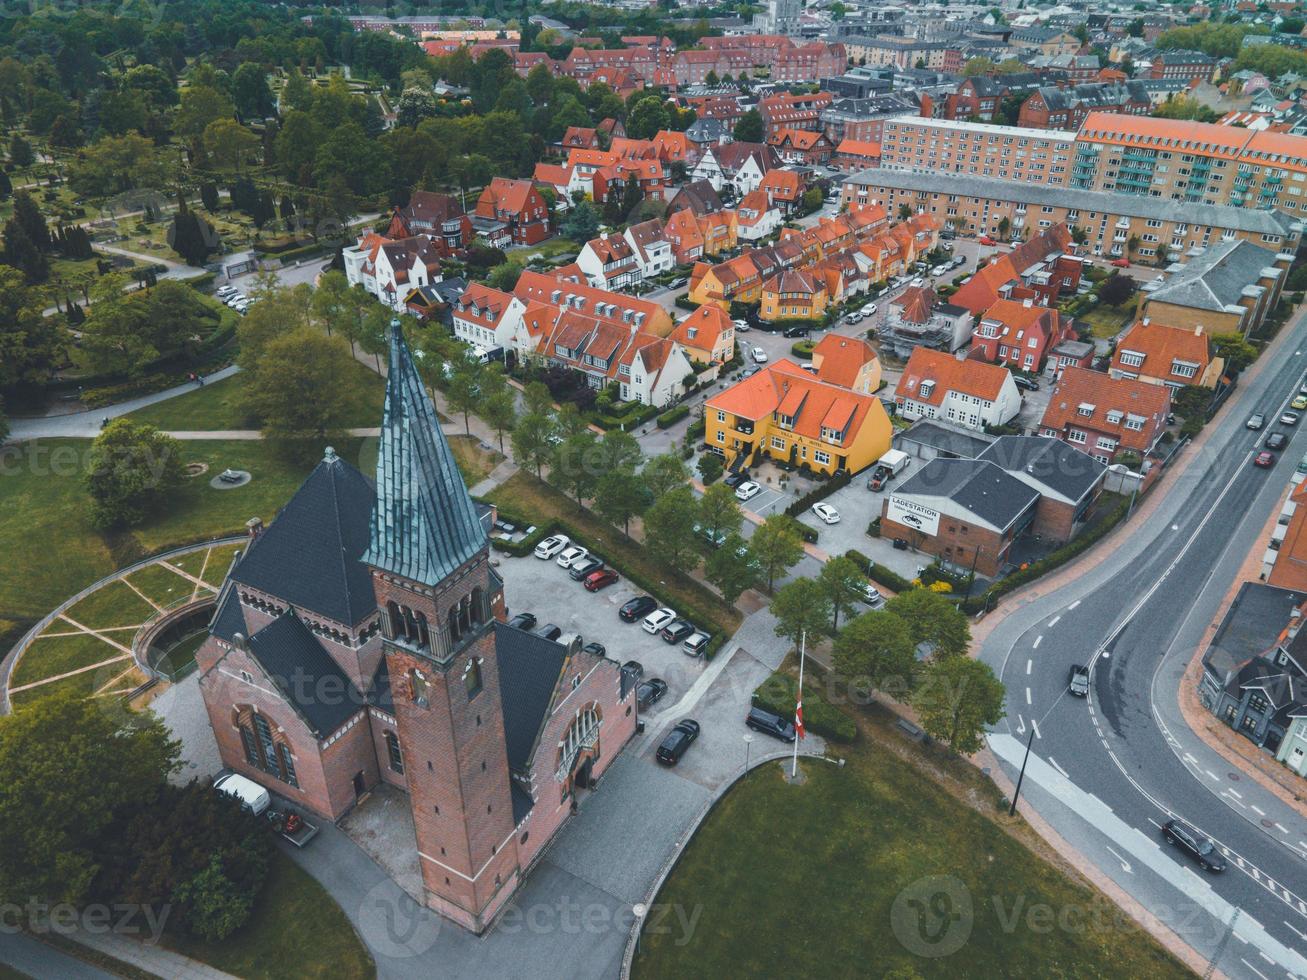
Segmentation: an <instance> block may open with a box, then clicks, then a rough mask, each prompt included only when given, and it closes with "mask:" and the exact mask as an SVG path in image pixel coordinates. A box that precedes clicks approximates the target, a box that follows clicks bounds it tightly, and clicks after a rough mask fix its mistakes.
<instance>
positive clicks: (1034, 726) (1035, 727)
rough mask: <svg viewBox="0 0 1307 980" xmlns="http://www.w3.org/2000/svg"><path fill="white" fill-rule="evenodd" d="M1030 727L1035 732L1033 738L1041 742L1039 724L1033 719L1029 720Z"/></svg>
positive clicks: (1041, 736) (1042, 737)
mask: <svg viewBox="0 0 1307 980" xmlns="http://www.w3.org/2000/svg"><path fill="white" fill-rule="evenodd" d="M1030 727H1031V728H1032V729H1033V730H1034V732H1035V738H1037V739H1039V740H1040V741H1043V739H1044V736H1043V735H1040V734H1039V722H1037V721H1035V719H1034V718H1033V717H1032V718H1031V719H1030Z"/></svg>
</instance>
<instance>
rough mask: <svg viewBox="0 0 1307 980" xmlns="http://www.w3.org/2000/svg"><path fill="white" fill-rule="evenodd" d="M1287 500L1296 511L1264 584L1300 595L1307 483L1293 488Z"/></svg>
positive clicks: (1304, 579)
mask: <svg viewBox="0 0 1307 980" xmlns="http://www.w3.org/2000/svg"><path fill="white" fill-rule="evenodd" d="M1289 500H1290V501H1291V502H1292V503H1293V504H1294V506H1295V510H1294V513H1293V516H1292V517H1291V518H1289V526H1288V527H1287V528H1285V530H1284V540H1283V541H1281V542H1280V550H1279V553H1278V554H1277V555H1276V556H1275V564H1274V565H1272V566H1271V574H1270V575H1269V576H1268V577H1267V579H1266V582H1267V584H1268V585H1274V586H1277V587H1279V588H1281V589H1293V590H1295V591H1298V592H1301V591H1304V590H1307V533H1305V531H1304V529H1307V481H1304V482H1303V483H1300V484H1298V486H1297V487H1295V488H1294V491H1293V493H1291V494H1289Z"/></svg>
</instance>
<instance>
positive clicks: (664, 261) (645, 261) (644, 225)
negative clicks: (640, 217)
mask: <svg viewBox="0 0 1307 980" xmlns="http://www.w3.org/2000/svg"><path fill="white" fill-rule="evenodd" d="M625 235H626V241H627V244H629V245H630V246H631V250H632V251H633V252H634V253H635V260H636V262H638V263H639V265H640V276H641V278H643V279H652V278H653V277H654V276H658V275H662V274H663V273H664V272H669V271H671V270H672V269H673V268H675V266H676V258H675V256H674V255H673V254H672V243H671V242H670V241H668V239H667V235H666V234H665V233H664V231H663V223H662V222H661V221H659V220H658V219H657V218H650V219H649V220H648V221H642V222H640V223H639V224H634V225H630V226H629V227H628V228H627V229H626V232H625Z"/></svg>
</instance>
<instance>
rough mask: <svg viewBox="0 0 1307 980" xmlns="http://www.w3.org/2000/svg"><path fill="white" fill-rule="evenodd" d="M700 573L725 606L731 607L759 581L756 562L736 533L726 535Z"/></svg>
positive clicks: (760, 574) (759, 570)
mask: <svg viewBox="0 0 1307 980" xmlns="http://www.w3.org/2000/svg"><path fill="white" fill-rule="evenodd" d="M703 571H704V576H705V577H706V578H707V579H708V581H709V582H711V583H712V584H713V585H715V586H717V591H718V592H720V593H721V594H722V599H723V600H724V601H725V602H726V604H727V605H728V606H733V605H735V602H736V600H737V599H739V598H740V596H741V595H743V594H744V591H745V589H752V588H756V587H757V585H758V583H759V582H760V581H761V580H762V569H760V568H759V567H758V561H757V559H756V558H754V556H753V555H752V554H751V553H750V552H749V549H748V546H747V545H746V544H745V543H744V538H742V537H741V536H740V535H738V534H730V535H727V537H726V540H725V541H723V542H722V546H721V547H720V548H717V549H716V550H714V551H713V552H712V553H711V554H709V555H708V560H707V562H705V564H704V568H703Z"/></svg>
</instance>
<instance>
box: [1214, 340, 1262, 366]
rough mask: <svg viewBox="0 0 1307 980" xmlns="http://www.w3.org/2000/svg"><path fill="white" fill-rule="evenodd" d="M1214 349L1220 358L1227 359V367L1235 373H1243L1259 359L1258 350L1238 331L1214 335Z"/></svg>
mask: <svg viewBox="0 0 1307 980" xmlns="http://www.w3.org/2000/svg"><path fill="white" fill-rule="evenodd" d="M1212 349H1213V350H1215V351H1216V354H1217V356H1218V357H1223V358H1225V364H1226V367H1228V368H1230V369H1231V370H1234V371H1242V370H1243V369H1244V368H1246V367H1247V366H1248V365H1249V364H1251V363H1252V362H1253V361H1254V360H1256V359H1257V354H1258V350H1257V348H1256V347H1254V346H1253V345H1252V344H1250V343H1248V341H1246V340H1245V339H1244V337H1243V334H1241V333H1239V332H1238V331H1235V332H1233V333H1217V334H1212Z"/></svg>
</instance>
